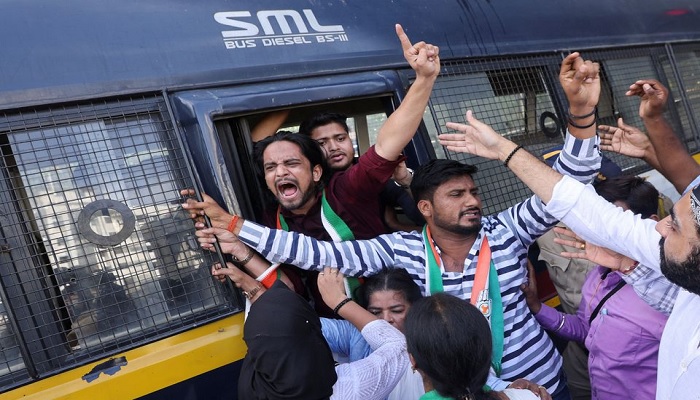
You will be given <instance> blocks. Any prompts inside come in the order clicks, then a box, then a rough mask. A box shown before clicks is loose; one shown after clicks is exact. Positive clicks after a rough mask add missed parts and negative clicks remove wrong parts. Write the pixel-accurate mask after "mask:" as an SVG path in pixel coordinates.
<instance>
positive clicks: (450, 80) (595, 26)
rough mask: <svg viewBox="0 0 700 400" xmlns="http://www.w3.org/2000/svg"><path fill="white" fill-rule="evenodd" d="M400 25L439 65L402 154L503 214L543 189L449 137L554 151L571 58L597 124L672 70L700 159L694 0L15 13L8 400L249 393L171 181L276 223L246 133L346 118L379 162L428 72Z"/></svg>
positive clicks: (241, 350) (4, 66) (7, 198)
mask: <svg viewBox="0 0 700 400" xmlns="http://www.w3.org/2000/svg"><path fill="white" fill-rule="evenodd" d="M395 23H401V24H402V25H403V26H404V28H405V29H406V31H407V33H408V35H409V37H410V38H411V39H412V40H414V41H418V40H425V41H427V42H430V43H434V44H437V45H439V46H440V49H441V52H440V53H441V58H442V64H443V67H442V71H441V75H440V77H439V78H438V80H437V82H436V84H435V88H434V91H433V94H432V97H431V100H430V104H429V107H428V108H427V109H426V112H425V115H424V119H423V123H422V124H421V127H420V129H419V130H418V132H417V133H416V135H415V137H414V139H413V141H412V142H411V143H410V145H409V146H408V147H407V148H406V149H405V154H406V156H407V157H408V164H409V166H411V167H416V166H418V165H420V164H421V163H424V162H426V161H427V160H429V159H433V158H436V157H437V158H457V159H459V160H461V161H464V162H468V163H473V164H476V165H477V166H478V167H479V168H480V172H479V173H478V175H477V181H478V183H479V184H480V186H481V189H482V192H483V197H484V204H485V212H487V213H493V212H497V211H499V210H502V209H503V208H505V207H508V206H510V205H512V204H514V203H515V202H517V201H519V200H521V199H523V198H525V197H526V196H528V195H529V192H528V191H527V189H526V188H525V187H524V186H523V185H522V184H521V183H520V182H519V181H518V180H517V179H516V178H515V177H514V176H513V175H512V174H511V173H510V172H508V171H506V170H505V168H503V167H502V166H501V165H500V164H499V163H494V162H490V161H484V160H480V159H476V158H472V157H470V156H468V155H463V154H460V155H455V154H450V153H447V152H445V151H444V150H443V149H442V148H441V147H440V146H439V145H438V144H437V140H436V135H437V134H438V133H439V132H441V130H442V129H444V128H443V127H444V126H445V122H446V121H462V120H463V115H464V112H465V110H467V109H473V110H475V113H476V115H477V116H478V117H479V118H480V119H481V120H483V121H485V122H486V123H488V124H490V125H491V126H493V127H494V128H495V129H496V130H497V131H498V132H501V133H502V134H504V135H506V136H508V137H509V138H510V139H512V140H514V141H516V142H518V143H520V144H523V145H525V146H526V147H527V148H528V150H530V151H532V152H534V153H538V152H541V151H543V150H545V149H547V148H551V147H552V146H555V145H557V144H561V143H562V135H563V133H564V129H565V123H564V121H565V118H563V116H564V115H565V113H566V104H565V97H564V95H563V92H562V91H561V89H560V88H559V86H558V83H557V75H558V70H559V65H560V63H561V60H562V59H563V57H565V56H566V54H568V53H569V52H571V51H580V52H581V53H582V55H583V56H584V57H585V58H587V59H593V60H597V61H599V62H600V63H601V66H602V83H603V92H602V95H601V101H600V104H599V108H598V113H599V122H600V123H607V124H613V123H614V122H615V119H616V117H618V116H624V117H625V119H626V121H627V122H628V123H630V124H633V125H637V126H641V121H640V119H639V117H638V115H637V108H638V100H637V99H630V98H626V97H625V95H624V93H625V90H626V88H627V87H628V86H629V84H630V83H632V82H634V81H635V80H637V79H641V78H655V79H659V80H660V81H661V82H663V83H664V84H665V85H666V86H668V87H669V88H670V90H671V97H672V106H671V107H669V109H668V111H667V116H668V118H669V120H670V121H671V122H672V125H673V127H674V128H675V130H676V132H678V134H679V135H681V136H682V137H683V139H684V143H686V144H687V146H688V148H689V150H690V151H692V152H695V151H696V150H697V149H698V133H699V131H698V122H699V121H698V120H697V117H696V116H697V115H700V114H699V113H698V111H699V110H700V80H699V79H698V74H699V73H700V30H698V26H700V15H698V7H697V2H696V1H694V0H668V1H663V2H662V1H654V0H635V1H602V0H590V1H586V2H578V3H577V2H555V1H551V0H529V1H515V2H514V1H503V0H470V1H465V0H433V1H417V0H404V1H393V2H369V1H362V2H361V1H352V2H348V1H339V0H338V1H337V0H328V1H310V0H309V1H303V0H295V1H279V0H260V1H238V2H232V1H216V0H214V1H203V2H191V1H190V2H188V1H163V0H149V1H139V2H136V1H126V2H125V1H113V0H106V1H101V2H93V1H85V0H70V1H63V2H42V1H36V0H25V1H6V2H3V5H2V13H0V37H2V38H3V45H2V52H1V57H0V343H1V344H2V346H0V392H2V394H0V398H2V399H15V398H23V399H68V398H70V399H83V398H84V399H97V398H99V399H127V398H129V399H131V398H145V399H151V398H168V399H170V398H178V399H218V398H222V399H223V398H235V393H236V381H237V379H236V377H237V374H238V369H239V368H240V364H241V359H242V358H243V356H244V354H245V351H246V350H245V345H244V343H243V341H242V327H243V313H242V312H241V311H242V308H243V305H244V303H243V300H242V296H241V294H240V292H239V291H238V290H237V289H235V288H233V287H231V286H230V285H229V286H226V285H222V284H220V283H218V282H217V281H216V280H214V279H212V278H211V276H210V274H209V267H210V265H211V264H212V263H213V262H216V261H217V260H220V259H221V258H220V256H219V255H217V254H204V253H203V252H201V251H200V250H199V248H198V245H197V242H196V239H195V237H194V232H193V226H192V223H191V221H190V220H189V219H188V217H187V214H186V213H184V212H183V211H182V209H181V207H180V203H181V201H182V199H181V198H180V197H179V194H178V190H179V189H180V188H184V187H197V188H198V189H199V190H203V191H206V192H207V193H208V194H211V195H212V196H214V197H215V198H216V199H217V200H218V201H220V202H221V203H222V204H225V205H226V206H227V207H228V208H229V209H230V210H233V211H235V212H237V213H240V214H242V215H243V216H244V217H246V218H250V219H257V218H259V217H260V215H261V212H262V210H261V208H262V202H261V201H260V199H261V198H262V197H263V194H264V191H265V190H266V189H265V187H264V186H262V185H261V184H260V183H259V182H258V181H257V180H256V179H255V178H254V176H253V172H252V171H253V166H252V161H251V158H250V154H251V149H252V141H251V137H250V133H251V131H252V130H253V129H254V127H255V126H256V125H257V124H258V123H260V121H262V120H264V119H265V118H266V117H267V116H269V115H271V114H273V113H275V112H280V111H283V112H285V113H286V114H288V115H287V117H286V119H285V121H284V124H283V127H285V128H290V129H294V127H296V126H298V124H299V123H300V121H302V120H303V119H304V118H306V117H307V116H308V115H310V114H312V113H314V112H317V111H319V110H332V111H335V112H340V113H344V114H346V115H348V116H349V117H350V119H349V121H350V125H351V128H352V134H353V138H354V141H355V144H356V148H357V150H358V151H359V152H362V151H364V150H365V149H367V147H368V146H370V145H371V144H372V143H373V141H374V139H375V137H376V132H377V129H378V127H379V126H380V125H381V124H382V122H383V121H384V120H385V119H386V116H387V115H388V114H390V113H391V112H392V110H394V109H396V107H397V106H398V104H399V103H400V102H401V100H402V97H403V96H404V94H405V93H406V91H407V89H408V87H409V86H410V84H411V82H412V80H413V79H414V75H413V73H412V70H411V69H410V68H408V66H407V65H406V64H405V61H404V60H403V57H402V54H401V49H400V45H399V42H398V40H397V38H396V37H395V34H394V24H395ZM611 157H612V158H613V159H614V160H615V161H617V162H618V164H619V165H621V166H622V167H623V168H624V169H625V170H627V171H631V172H633V173H642V172H644V171H645V170H646V168H647V167H646V166H645V165H643V163H642V162H640V161H635V160H631V159H627V158H622V157H616V156H611Z"/></svg>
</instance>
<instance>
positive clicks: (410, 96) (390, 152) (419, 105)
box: [375, 76, 436, 161]
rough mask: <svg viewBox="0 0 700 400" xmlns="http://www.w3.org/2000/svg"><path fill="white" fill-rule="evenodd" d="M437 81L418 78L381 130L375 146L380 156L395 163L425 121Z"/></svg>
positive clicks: (430, 78)
mask: <svg viewBox="0 0 700 400" xmlns="http://www.w3.org/2000/svg"><path fill="white" fill-rule="evenodd" d="M435 79H436V77H424V76H418V77H417V78H416V80H415V82H413V85H412V86H411V88H410V89H409V91H408V93H406V97H405V98H404V100H403V101H402V102H401V105H400V106H399V108H397V109H396V111H394V112H393V113H392V114H391V115H390V116H389V119H387V121H386V122H385V123H384V125H382V127H381V128H380V129H379V134H378V135H377V143H376V145H375V149H376V151H377V154H378V155H380V156H381V157H383V158H384V159H387V160H391V161H393V160H396V159H397V158H398V156H399V154H401V151H403V149H404V147H406V146H407V145H408V142H410V141H411V138H413V135H415V133H416V130H417V129H418V126H419V125H420V122H421V121H422V120H423V113H424V112H425V107H426V106H427V105H428V100H429V99H430V93H431V92H432V90H433V85H434V84H435Z"/></svg>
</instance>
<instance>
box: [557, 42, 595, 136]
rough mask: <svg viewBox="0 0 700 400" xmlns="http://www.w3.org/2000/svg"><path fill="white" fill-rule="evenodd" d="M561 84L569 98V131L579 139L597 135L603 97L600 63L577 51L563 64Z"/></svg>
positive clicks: (560, 73)
mask: <svg viewBox="0 0 700 400" xmlns="http://www.w3.org/2000/svg"><path fill="white" fill-rule="evenodd" d="M559 83H560V84H561V86H562V88H563V89H564V93H565V94H566V99H567V100H568V101H569V114H568V130H569V132H570V133H571V134H572V135H573V136H574V137H576V138H578V139H587V138H590V137H593V136H595V134H596V128H595V120H596V107H597V105H598V99H599V98H600V66H599V65H598V63H595V62H592V61H589V60H584V59H583V58H582V57H581V55H580V54H579V53H577V52H574V53H571V54H569V55H568V56H567V57H566V58H565V59H564V60H563V61H562V63H561V68H560V70H559Z"/></svg>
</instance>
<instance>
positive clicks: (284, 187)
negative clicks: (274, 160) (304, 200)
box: [277, 182, 299, 199]
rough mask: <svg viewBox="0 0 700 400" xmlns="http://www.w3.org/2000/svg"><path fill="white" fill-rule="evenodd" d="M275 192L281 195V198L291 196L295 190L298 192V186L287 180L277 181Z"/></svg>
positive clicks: (295, 192)
mask: <svg viewBox="0 0 700 400" xmlns="http://www.w3.org/2000/svg"><path fill="white" fill-rule="evenodd" d="M277 192H278V193H279V194H280V195H281V196H282V197H283V198H286V199H288V198H291V197H294V196H295V195H296V194H297V192H299V188H298V187H297V185H295V184H293V183H289V182H284V183H278V184H277Z"/></svg>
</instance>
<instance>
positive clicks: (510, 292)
mask: <svg viewBox="0 0 700 400" xmlns="http://www.w3.org/2000/svg"><path fill="white" fill-rule="evenodd" d="M599 165H600V153H599V151H598V149H597V138H595V137H594V138H591V139H587V140H579V139H575V138H573V137H571V136H569V135H567V140H566V142H565V145H564V150H563V151H562V153H561V155H560V157H559V158H558V159H557V161H556V162H555V165H554V168H555V169H557V170H558V171H560V172H564V173H566V174H568V175H570V176H572V177H574V178H576V179H577V180H581V181H584V182H590V181H591V180H593V178H594V176H595V174H596V172H597V170H598V167H599ZM544 207H545V206H544V203H542V201H541V200H540V199H539V198H538V197H535V196H533V197H530V198H529V199H527V200H525V201H523V202H521V203H518V204H516V205H515V206H513V207H511V208H508V209H506V210H504V211H502V212H500V213H498V214H496V215H494V216H488V217H483V218H482V228H481V231H480V232H479V234H478V235H477V238H476V241H475V242H474V244H473V245H472V248H471V249H470V252H469V255H468V256H467V259H466V260H465V262H464V270H463V271H462V272H445V271H444V269H443V273H442V279H443V286H444V291H445V292H446V293H449V294H451V295H454V296H457V297H459V298H462V299H465V300H468V299H469V298H470V295H471V291H472V286H473V283H474V274H475V271H476V264H477V263H476V258H477V257H478V253H479V248H480V246H481V241H482V239H483V237H484V235H486V236H488V239H489V245H490V247H491V253H492V260H493V262H494V265H495V266H496V270H497V273H498V278H499V282H500V285H501V297H502V301H503V314H504V315H503V324H504V342H503V358H502V360H501V361H502V365H501V368H502V372H501V375H500V378H501V379H504V380H515V379H517V378H525V379H528V380H531V381H533V382H536V383H538V384H540V385H542V386H545V387H546V388H547V390H548V391H549V392H550V393H554V392H556V391H557V390H559V389H560V386H562V385H563V384H564V383H563V382H561V381H560V378H561V367H562V360H561V356H560V355H559V353H558V352H557V350H556V349H555V347H554V345H553V344H552V341H551V340H550V339H549V336H547V334H546V333H545V331H544V330H543V329H542V327H541V326H540V325H539V323H537V321H536V320H535V318H534V317H533V316H532V314H531V313H530V311H529V309H528V307H527V304H526V302H525V298H524V296H523V294H522V292H521V290H520V285H521V284H523V283H525V282H526V280H527V249H528V246H530V245H531V244H532V243H533V242H534V241H535V239H537V237H539V236H540V235H542V234H543V233H544V232H546V231H547V230H548V229H550V228H551V227H552V226H553V225H554V224H556V222H557V220H556V219H554V217H552V216H551V215H550V214H548V213H547V212H545V211H544ZM239 238H240V239H241V240H242V241H243V242H244V243H246V244H247V245H249V246H251V247H254V248H255V249H256V250H257V251H258V252H260V253H261V254H262V255H263V256H264V257H266V258H267V259H268V260H270V261H272V262H282V263H288V264H293V265H296V266H298V267H300V268H302V269H306V270H321V269H322V268H323V267H324V266H330V267H334V268H338V269H340V271H341V272H342V273H344V274H345V275H349V276H370V275H373V274H375V273H377V272H379V271H380V270H381V269H383V268H404V269H406V270H407V271H408V273H409V274H410V275H411V277H412V278H413V280H414V281H415V282H416V283H417V284H418V286H419V287H420V288H421V290H422V292H423V293H426V283H425V282H426V260H427V255H426V250H427V249H426V246H425V245H424V242H423V237H422V235H421V233H420V232H395V233H392V234H386V235H381V236H378V237H376V238H374V239H371V240H358V241H345V242H336V243H334V242H324V241H318V240H316V239H313V238H311V237H308V236H304V235H301V234H298V233H295V232H284V231H278V230H271V229H269V228H266V227H263V226H261V225H258V224H255V223H253V222H250V221H245V223H244V224H243V229H242V230H241V232H240V234H239Z"/></svg>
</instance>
